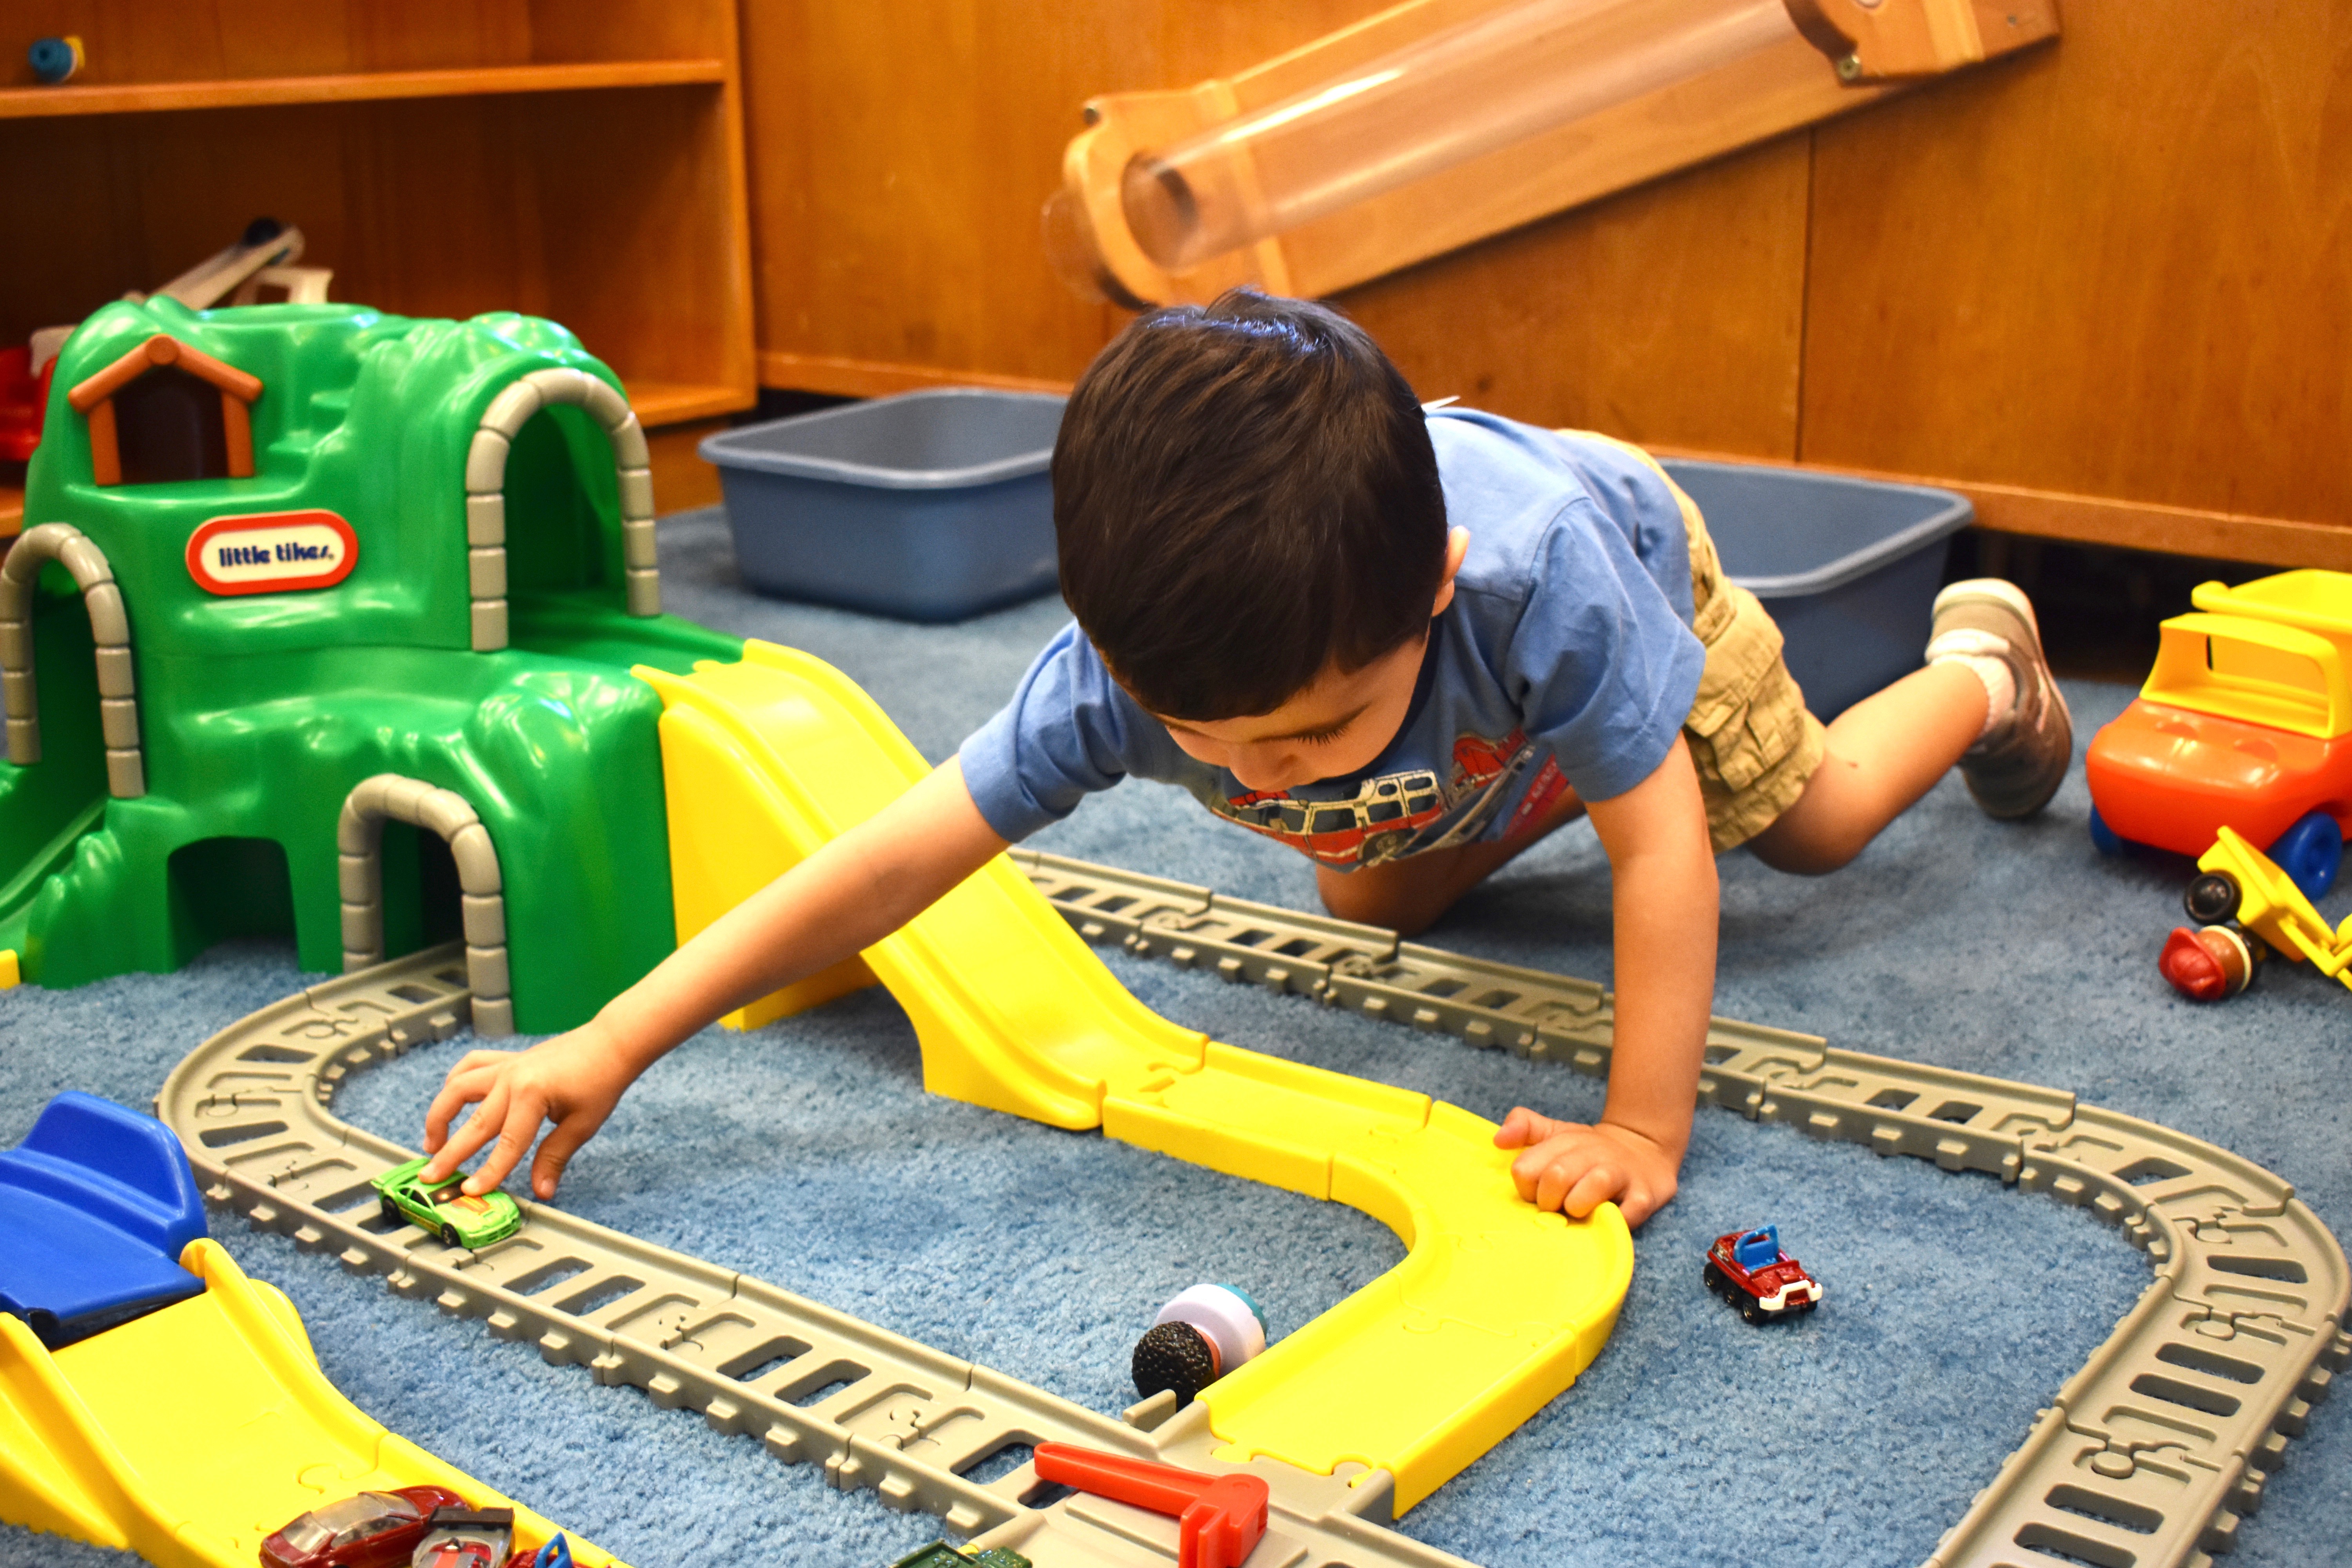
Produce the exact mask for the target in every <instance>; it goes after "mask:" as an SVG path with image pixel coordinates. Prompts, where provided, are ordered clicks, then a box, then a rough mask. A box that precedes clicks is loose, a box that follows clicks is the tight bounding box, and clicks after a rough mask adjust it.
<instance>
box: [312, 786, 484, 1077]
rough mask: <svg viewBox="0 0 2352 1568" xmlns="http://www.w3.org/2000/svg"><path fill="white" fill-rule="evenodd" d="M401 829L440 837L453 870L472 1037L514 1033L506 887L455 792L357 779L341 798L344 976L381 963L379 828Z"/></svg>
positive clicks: (338, 839) (480, 829)
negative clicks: (461, 920) (461, 914)
mask: <svg viewBox="0 0 2352 1568" xmlns="http://www.w3.org/2000/svg"><path fill="white" fill-rule="evenodd" d="M387 819H388V820H391V821H394V822H405V823H408V824H410V825H411V826H415V827H419V828H422V829H424V830H425V831H426V832H428V833H435V834H438V835H439V836H440V837H442V838H444V839H446V841H447V842H448V845H449V856H450V858H452V859H453V860H455V861H457V888H458V891H459V903H460V907H461V909H462V910H463V912H464V916H465V922H466V984H467V985H468V986H470V987H471V988H472V989H473V993H474V1033H475V1034H477V1035H479V1036H481V1037H484V1038H485V1039H496V1038H499V1037H504V1036H507V1035H511V1034H513V1033H514V998H513V995H512V994H511V992H510V987H509V981H508V973H507V902H506V883H505V880H504V879H503V878H502V877H500V875H499V851H498V847H497V846H496V845H494V844H492V843H491V842H490V833H489V829H488V828H487V827H484V826H482V819H481V817H480V816H478V815H476V813H475V811H474V808H473V807H472V806H471V805H468V804H467V800H466V797H465V796H464V795H459V794H457V792H456V791H454V790H446V789H440V788H437V787H436V786H435V785H432V784H426V783H425V781H424V780H423V779H413V778H407V777H404V775H402V774H400V773H377V774H375V775H374V776H373V778H365V779H362V780H361V781H360V782H359V783H358V784H356V785H354V786H353V787H352V793H351V794H350V795H345V796H344V797H343V813H342V816H341V819H340V820H338V821H337V822H336V824H335V852H336V872H337V879H338V881H339V883H340V886H341V892H342V903H343V973H346V974H349V973H352V971H354V970H360V969H365V968H367V967H369V966H370V965H371V964H376V963H383V825H384V823H385V821H386V820H387Z"/></svg>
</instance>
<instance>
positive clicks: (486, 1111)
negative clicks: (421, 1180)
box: [426, 1084, 507, 1176]
mask: <svg viewBox="0 0 2352 1568" xmlns="http://www.w3.org/2000/svg"><path fill="white" fill-rule="evenodd" d="M506 1113H507V1088H506V1085H504V1084H497V1085H494V1086H492V1088H491V1089H490V1091H489V1092H488V1094H486V1095H484V1096H482V1102H481V1103H480V1104H479V1105H478V1106H476V1107H475V1108H474V1113H473V1114H472V1115H471V1116H468V1117H467V1118H466V1120H465V1121H464V1122H463V1123H462V1124H461V1125H459V1127H458V1128H457V1131H454V1132H452V1133H450V1134H449V1142H447V1143H446V1144H444V1145H443V1146H442V1149H441V1152H439V1153H438V1154H436V1155H435V1156H434V1157H433V1164H434V1165H437V1166H439V1167H440V1168H441V1171H442V1173H443V1174H444V1175H445V1176H446V1174H447V1173H449V1172H451V1171H454V1170H456V1169H457V1167H458V1166H460V1165H462V1164H464V1163H466V1162H467V1161H468V1160H470V1159H472V1158H473V1157H474V1151H475V1150H477V1149H479V1148H480V1147H481V1146H482V1145H483V1144H485V1143H487V1142H489V1141H490V1140H491V1139H493V1138H495V1137H497V1136H498V1135H499V1128H501V1127H503V1126H505V1125H506ZM431 1168H432V1167H431V1166H427V1167H426V1169H428V1170H429V1169H431Z"/></svg>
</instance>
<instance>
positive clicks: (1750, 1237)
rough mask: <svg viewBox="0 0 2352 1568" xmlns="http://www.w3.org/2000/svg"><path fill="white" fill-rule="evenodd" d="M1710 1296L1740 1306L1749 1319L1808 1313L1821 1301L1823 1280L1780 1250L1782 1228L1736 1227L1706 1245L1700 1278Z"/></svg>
mask: <svg viewBox="0 0 2352 1568" xmlns="http://www.w3.org/2000/svg"><path fill="white" fill-rule="evenodd" d="M1701 1278H1702V1279H1705V1280H1706V1288H1707V1289H1708V1291H1709V1292H1710V1293H1711V1294H1714V1295H1717V1296H1720V1297H1722V1298H1723V1299H1724V1300H1727V1301H1728V1302H1730V1303H1731V1304H1732V1305H1733V1306H1735V1307H1737V1308H1738V1309H1739V1315H1740V1316H1741V1317H1743V1318H1745V1319H1747V1320H1748V1321H1749V1322H1751V1323H1760V1322H1763V1321H1766V1320H1767V1319H1769V1318H1785V1317H1790V1316H1792V1315H1794V1314H1796V1313H1799V1312H1810V1311H1811V1310H1813V1309H1814V1308H1816V1307H1818V1306H1820V1305H1821V1304H1822V1283H1821V1281H1820V1280H1818V1279H1814V1278H1813V1277H1812V1276H1811V1274H1808V1273H1806V1272H1805V1266H1804V1265H1803V1264H1801V1263H1800V1262H1798V1261H1797V1260H1796V1259H1795V1258H1791V1257H1790V1256H1789V1255H1788V1254H1787V1253H1785V1252H1783V1251H1781V1250H1780V1226H1770V1225H1768V1226H1764V1227H1763V1228H1762V1229H1760V1230H1735V1231H1733V1232H1732V1233H1731V1234H1730V1235H1728V1236H1718V1237H1716V1238H1715V1245H1714V1246H1713V1247H1708V1248H1707V1249H1706V1272H1705V1273H1704V1274H1703V1275H1702V1276H1701Z"/></svg>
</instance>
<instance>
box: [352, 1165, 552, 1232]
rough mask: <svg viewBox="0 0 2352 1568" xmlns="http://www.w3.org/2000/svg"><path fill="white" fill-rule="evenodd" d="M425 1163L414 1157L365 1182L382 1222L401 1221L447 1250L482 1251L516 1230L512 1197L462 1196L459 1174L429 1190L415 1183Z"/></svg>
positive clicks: (517, 1217)
mask: <svg viewBox="0 0 2352 1568" xmlns="http://www.w3.org/2000/svg"><path fill="white" fill-rule="evenodd" d="M426 1163H428V1160H427V1158H426V1157H423V1156H420V1157H419V1158H417V1159H414V1160H411V1161H409V1162H407V1163H405V1164H400V1165H394V1167H393V1168H392V1169H391V1170H389V1171H386V1172H385V1173H383V1175H381V1176H374V1177H371V1178H370V1179H369V1182H368V1184H369V1185H370V1186H372V1187H373V1188H374V1189H375V1190H376V1193H377V1194H378V1201H379V1202H381V1203H382V1205H383V1213H384V1217H385V1218H386V1219H396V1220H405V1221H407V1222H408V1223H409V1224H411V1225H414V1226H418V1227H419V1228H421V1229H423V1230H425V1231H426V1232H428V1233H429V1234H431V1235H434V1236H437V1237H440V1238H441V1240H442V1242H443V1243H444V1244H445V1245H446V1246H450V1247H488V1246H489V1244H490V1243H492V1242H494V1241H503V1240H505V1239H506V1238H507V1237H509V1236H512V1235H513V1234H514V1233H515V1232H516V1231H518V1230H520V1229H521V1228H522V1210H521V1209H520V1208H519V1207H517V1206H516V1204H515V1201H514V1199H512V1198H510V1197H509V1196H507V1195H506V1194H504V1193H499V1192H490V1193H484V1194H481V1195H479V1196H478V1197H477V1196H473V1195H470V1194H467V1193H466V1192H465V1191H464V1190H463V1187H462V1184H463V1183H464V1181H465V1179H466V1178H465V1174H464V1173H463V1172H453V1173H451V1174H450V1176H449V1179H448V1180H447V1181H446V1182H441V1183H439V1184H436V1185H434V1186H430V1187H428V1186H426V1185H425V1184H424V1183H422V1182H420V1181H418V1180H417V1179H416V1177H417V1173H419V1172H421V1171H423V1170H424V1169H425V1165H426Z"/></svg>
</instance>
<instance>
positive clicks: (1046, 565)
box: [701, 387, 1062, 621]
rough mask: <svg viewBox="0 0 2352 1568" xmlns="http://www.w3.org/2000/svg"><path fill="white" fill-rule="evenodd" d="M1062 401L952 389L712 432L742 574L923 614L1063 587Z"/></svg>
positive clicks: (948, 614) (941, 614) (939, 615)
mask: <svg viewBox="0 0 2352 1568" xmlns="http://www.w3.org/2000/svg"><path fill="white" fill-rule="evenodd" d="M1061 425H1062V399H1061V398H1058V397H1055V396H1052V395H1048V394H1045V393H1032V392H996V391H992V390H988V389H985V388H981V387H946V388H941V389H940V390H937V391H932V392H909V393H904V394H901V395H898V396H896V397H878V398H876V399H874V400H873V401H871V402H866V403H852V404H846V405H843V406H841V407H839V408H827V409H824V410H822V411H821V412H818V413H815V414H803V415H798V416H794V417H793V418H790V419H778V420H772V421H771V422H769V423H767V424H764V425H747V426H744V427H743V428H741V429H740V430H728V431H724V432H722V433H721V434H719V435H717V436H713V437H710V438H709V440H707V441H705V442H703V443H702V447H701V452H702V456H703V457H704V458H705V459H707V460H708V461H709V462H711V463H715V464H716V465H718V468H719V483H720V484H721V485H722V486H723V487H724V489H725V490H726V494H727V521H728V526H729V527H730V529H731V530H732V531H733V532H734V535H735V561H736V565H737V567H738V568H739V569H740V571H741V572H742V574H743V580H744V582H746V583H748V584H751V586H752V587H754V588H757V589H760V590H761V591H762V592H764V593H770V594H778V595H783V596H784V597H786V598H793V599H814V600H815V601H817V602H819V603H821V604H828V605H845V606H847V607H848V608H850V609H856V610H868V611H872V612H874V613H875V614H877V615H885V616H899V617H901V618H902V619H907V620H915V621H952V620H960V619H961V618H962V617H964V616H972V615H977V614H979V613H980V612H981V611H982V610H989V609H994V608H996V607H998V606H1000V605H1009V604H1013V603H1014V602H1016V601H1018V600H1022V599H1027V598H1032V597H1034V596H1035V595H1039V594H1042V593H1044V592H1045V590H1046V589H1048V588H1050V587H1052V586H1053V585H1054V581H1055V560H1054V498H1053V488H1052V482H1051V479H1049V477H1048V475H1047V471H1046V470H1047V468H1049V466H1050V465H1051V464H1052V461H1053V457H1054V437H1055V433H1056V432H1057V431H1059V430H1060V428H1061Z"/></svg>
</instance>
